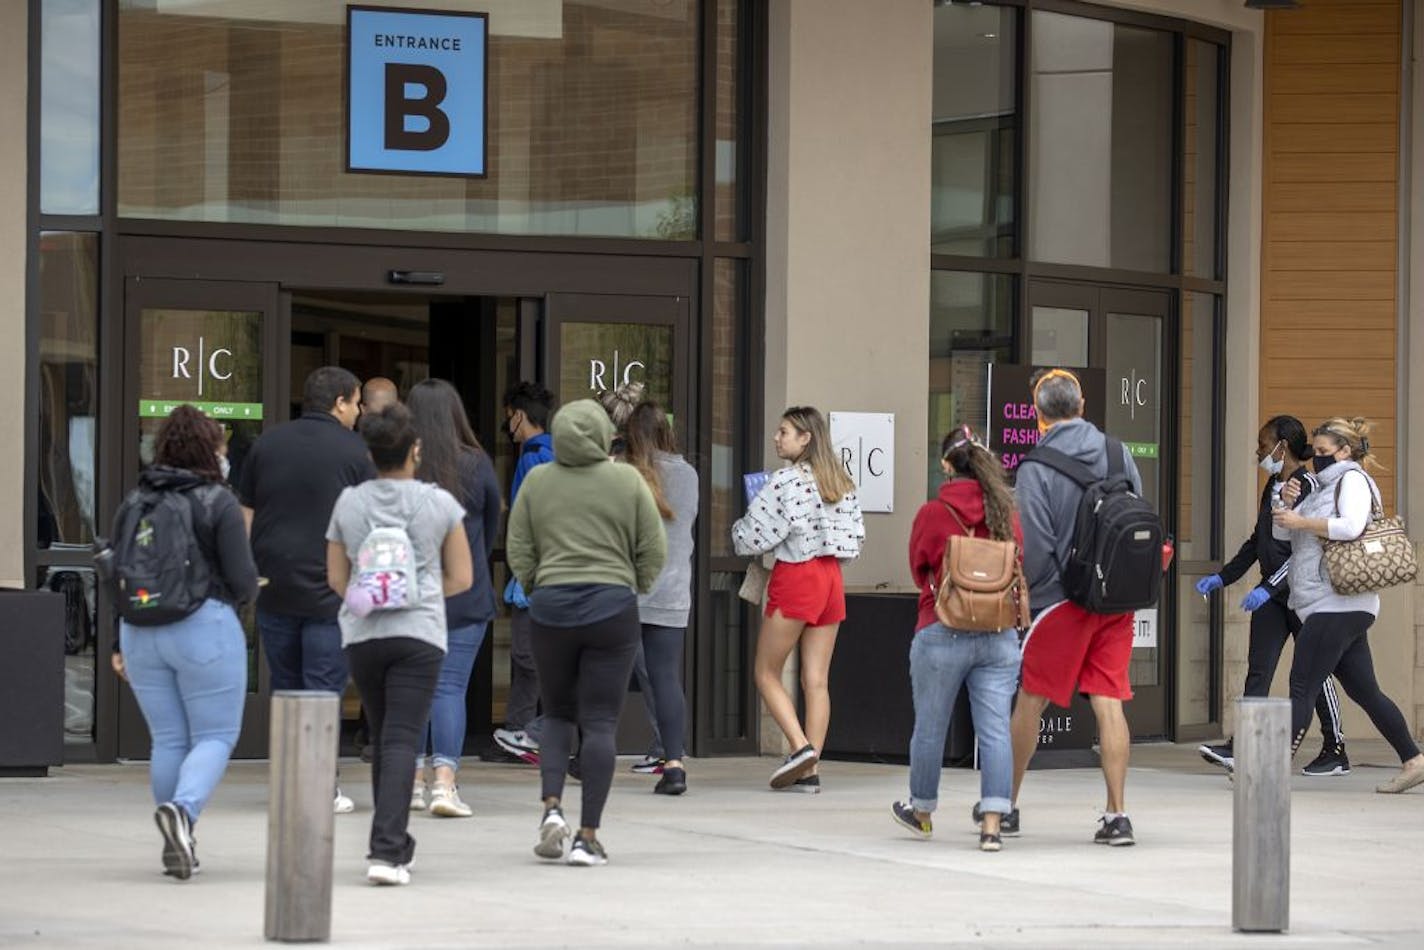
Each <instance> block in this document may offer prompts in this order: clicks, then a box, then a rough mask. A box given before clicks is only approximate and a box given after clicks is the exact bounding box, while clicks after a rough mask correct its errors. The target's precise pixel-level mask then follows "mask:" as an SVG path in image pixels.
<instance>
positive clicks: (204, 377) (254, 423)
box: [136, 308, 263, 484]
mask: <svg viewBox="0 0 1424 950" xmlns="http://www.w3.org/2000/svg"><path fill="white" fill-rule="evenodd" d="M262 373H263V367H262V314H261V313H260V312H256V311H241V310H179V309H157V308H145V309H143V310H142V311H140V313H139V365H138V374H139V377H138V378H139V403H138V406H137V407H136V409H137V410H138V416H139V461H140V463H141V464H143V465H150V464H152V462H153V440H154V437H155V436H156V435H157V434H158V427H159V426H160V425H162V424H163V420H164V419H166V418H168V414H169V413H170V412H172V411H173V409H174V408H175V407H176V406H179V405H182V404H183V403H189V404H191V405H193V406H196V407H197V408H198V409H201V410H202V411H203V412H205V413H207V415H208V416H210V417H211V418H213V419H215V420H216V421H217V422H219V423H221V424H222V427H223V432H224V435H225V436H226V438H227V457H228V463H229V464H230V465H231V466H232V471H231V473H230V475H229V481H231V482H232V483H233V484H236V483H237V482H238V481H239V480H240V479H241V477H242V466H243V465H244V464H245V463H246V460H247V454H248V452H249V451H250V450H251V448H252V443H253V442H255V441H257V437H258V435H260V434H261V433H262V409H263V407H262Z"/></svg>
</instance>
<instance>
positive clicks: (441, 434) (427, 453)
mask: <svg viewBox="0 0 1424 950" xmlns="http://www.w3.org/2000/svg"><path fill="white" fill-rule="evenodd" d="M406 406H407V407H408V408H409V409H410V415H411V422H412V424H413V425H414V426H415V432H416V435H417V436H419V438H420V465H419V467H418V468H417V469H416V471H415V477H416V478H418V479H420V480H421V481H424V482H432V483H434V484H436V485H439V486H440V487H441V488H443V489H445V490H446V491H447V492H449V493H450V494H451V495H452V496H453V497H454V498H455V500H456V501H457V502H459V503H460V505H461V506H462V507H463V508H464V509H465V539H466V540H467V541H468V542H469V545H470V562H471V564H472V565H473V567H474V584H473V585H472V586H471V587H470V589H469V590H467V591H465V592H463V593H460V594H456V595H454V596H453V597H447V598H445V624H446V627H447V629H448V634H447V650H446V652H445V660H444V662H443V663H442V664H441V665H440V679H439V680H438V681H437V682H436V684H435V699H434V702H433V703H432V704H431V707H430V728H429V729H428V730H427V734H426V740H425V741H423V742H422V743H421V746H420V752H421V756H420V757H418V758H417V759H416V774H415V787H414V788H413V789H412V790H411V798H410V808H411V810H412V811H420V810H423V809H424V808H425V807H426V803H425V791H426V789H425V783H424V781H422V779H423V777H424V776H423V773H424V771H425V769H424V765H425V763H424V761H423V759H424V752H425V750H426V748H427V746H428V748H429V749H430V752H431V765H432V766H433V767H434V770H435V782H434V784H433V785H432V786H430V813H431V814H432V815H436V816H438V817H441V818H468V817H470V815H471V814H472V813H471V811H470V806H468V805H466V804H465V803H464V802H463V801H461V799H460V790H459V788H458V787H457V786H456V784H455V776H456V773H457V772H458V771H459V768H460V755H461V753H462V752H463V751H464V748H465V691H466V690H467V689H468V688H469V685H470V673H471V671H472V670H473V669H474V667H475V657H476V656H478V655H479V652H480V647H481V645H483V643H484V639H485V632H486V630H488V629H489V622H490V621H491V620H492V619H494V614H495V603H494V586H493V584H492V583H491V581H490V565H489V558H490V552H491V551H492V550H493V549H494V539H495V536H496V535H497V534H498V533H499V514H500V499H499V482H498V480H497V479H496V478H495V474H494V465H493V464H492V463H491V462H490V457H489V453H488V452H486V451H485V450H484V449H483V448H482V447H481V446H480V442H479V439H477V438H475V432H474V429H472V428H471V427H470V419H469V417H468V416H467V415H466V414H465V406H464V403H463V402H462V401H461V399H460V394H459V392H457V391H456V389H455V387H454V386H451V385H450V384H449V383H447V382H445V381H444V380H443V379H427V380H425V381H424V382H421V383H416V384H415V386H414V387H412V388H411V391H410V395H409V396H408V397H407V398H406Z"/></svg>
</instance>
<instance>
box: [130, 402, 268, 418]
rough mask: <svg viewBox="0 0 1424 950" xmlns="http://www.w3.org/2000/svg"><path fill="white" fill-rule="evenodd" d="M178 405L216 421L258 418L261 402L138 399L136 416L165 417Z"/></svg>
mask: <svg viewBox="0 0 1424 950" xmlns="http://www.w3.org/2000/svg"><path fill="white" fill-rule="evenodd" d="M179 406H192V407H193V408H194V409H197V410H198V411H199V412H201V413H203V414H204V415H206V416H208V417H209V418H211V419H217V420H218V421H224V420H260V419H261V418H262V403H260V402H189V401H186V400H176V401H175V400H172V399H140V400H139V401H138V417H139V418H140V419H167V418H168V415H169V413H171V412H172V411H173V410H174V409H177V408H178V407H179Z"/></svg>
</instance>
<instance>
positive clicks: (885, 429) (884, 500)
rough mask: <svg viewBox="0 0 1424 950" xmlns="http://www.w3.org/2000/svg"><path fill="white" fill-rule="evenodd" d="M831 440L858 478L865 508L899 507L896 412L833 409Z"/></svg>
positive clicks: (858, 492)
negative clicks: (896, 469)
mask: <svg viewBox="0 0 1424 950" xmlns="http://www.w3.org/2000/svg"><path fill="white" fill-rule="evenodd" d="M830 424H831V443H832V445H833V446H834V447H835V452H836V457H837V458H839V459H840V460H841V464H842V465H844V466H845V470H846V474H848V475H850V477H851V479H852V480H853V481H854V482H855V490H856V496H857V497H858V498H859V499H860V510H861V511H879V512H891V511H894V510H895V414H894V413H889V412H833V413H831V418H830Z"/></svg>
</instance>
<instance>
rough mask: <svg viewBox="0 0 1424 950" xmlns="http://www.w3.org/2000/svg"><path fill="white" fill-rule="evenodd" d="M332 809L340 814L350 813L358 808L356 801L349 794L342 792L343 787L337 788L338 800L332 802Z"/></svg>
mask: <svg viewBox="0 0 1424 950" xmlns="http://www.w3.org/2000/svg"><path fill="white" fill-rule="evenodd" d="M332 810H333V811H334V812H336V814H338V815H349V814H351V813H352V812H353V811H355V810H356V803H355V802H353V801H352V800H351V799H350V798H349V797H348V796H346V795H343V794H341V789H339V788H338V789H337V790H336V800H335V801H333V802H332Z"/></svg>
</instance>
